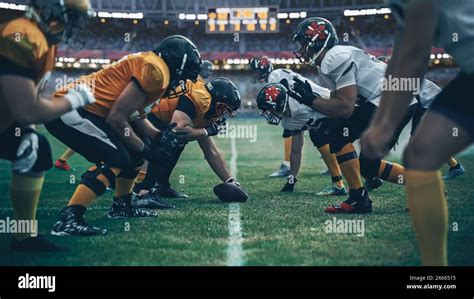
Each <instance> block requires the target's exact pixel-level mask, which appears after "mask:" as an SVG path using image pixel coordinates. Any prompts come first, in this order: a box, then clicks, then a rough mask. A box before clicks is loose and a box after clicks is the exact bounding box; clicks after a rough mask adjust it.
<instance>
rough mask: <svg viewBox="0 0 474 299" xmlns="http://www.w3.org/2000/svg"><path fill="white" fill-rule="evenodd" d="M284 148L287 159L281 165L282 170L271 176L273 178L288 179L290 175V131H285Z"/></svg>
mask: <svg viewBox="0 0 474 299" xmlns="http://www.w3.org/2000/svg"><path fill="white" fill-rule="evenodd" d="M282 137H283V138H284V139H283V147H284V151H285V157H284V160H283V162H282V163H281V165H280V168H279V169H278V170H277V171H275V172H273V173H272V174H270V175H269V177H271V178H276V177H287V176H288V175H290V154H291V142H292V141H291V132H290V131H289V130H283V135H282Z"/></svg>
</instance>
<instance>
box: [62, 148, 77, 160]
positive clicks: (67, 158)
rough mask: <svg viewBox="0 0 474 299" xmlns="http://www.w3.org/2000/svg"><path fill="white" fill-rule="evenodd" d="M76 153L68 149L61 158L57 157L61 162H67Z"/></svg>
mask: <svg viewBox="0 0 474 299" xmlns="http://www.w3.org/2000/svg"><path fill="white" fill-rule="evenodd" d="M75 153H76V152H75V151H73V150H72V149H70V148H68V149H67V150H66V151H65V152H64V153H63V154H62V156H61V157H59V160H62V161H68V160H69V159H70V158H71V157H72V156H73V155H74V154H75Z"/></svg>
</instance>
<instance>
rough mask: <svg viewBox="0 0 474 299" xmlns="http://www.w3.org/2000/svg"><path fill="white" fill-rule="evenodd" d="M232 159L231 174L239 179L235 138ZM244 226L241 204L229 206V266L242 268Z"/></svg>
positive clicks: (232, 143) (232, 140)
mask: <svg viewBox="0 0 474 299" xmlns="http://www.w3.org/2000/svg"><path fill="white" fill-rule="evenodd" d="M230 142H231V158H230V172H231V173H232V175H233V176H234V177H235V178H237V146H236V144H235V138H231V139H230ZM243 241H244V238H243V237H242V225H241V224H240V203H231V204H229V241H228V247H227V266H242V265H243V264H244V252H243V249H242V243H243Z"/></svg>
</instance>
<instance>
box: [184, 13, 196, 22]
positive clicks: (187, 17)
mask: <svg viewBox="0 0 474 299" xmlns="http://www.w3.org/2000/svg"><path fill="white" fill-rule="evenodd" d="M186 20H188V21H194V20H196V15H195V14H193V13H188V14H186Z"/></svg>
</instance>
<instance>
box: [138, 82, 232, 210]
mask: <svg viewBox="0 0 474 299" xmlns="http://www.w3.org/2000/svg"><path fill="white" fill-rule="evenodd" d="M187 85H188V90H189V92H188V93H187V94H185V95H181V96H180V97H174V98H169V99H166V100H162V101H161V102H160V103H159V104H157V105H155V106H154V107H153V109H152V112H151V113H150V114H149V115H148V119H149V120H150V122H151V123H153V124H154V125H155V127H157V128H162V127H166V126H168V125H169V124H170V123H176V124H177V126H176V129H177V130H185V131H186V132H187V134H186V135H187V140H189V141H192V140H197V142H198V143H199V146H200V147H201V149H202V151H203V153H204V157H205V158H206V160H207V161H208V163H209V166H210V167H211V168H212V170H213V171H214V172H215V173H216V175H217V176H218V177H219V178H220V179H221V180H222V181H223V182H235V179H234V178H233V177H232V174H231V173H230V172H229V170H228V168H227V166H226V163H225V160H224V157H223V155H222V153H221V152H220V150H219V148H218V147H217V145H216V144H215V142H214V140H213V139H212V138H211V137H212V136H216V135H218V134H219V133H220V131H221V130H223V129H225V117H226V116H228V115H230V116H233V115H235V113H236V111H237V110H238V109H239V107H240V102H241V99H240V94H239V91H238V90H237V88H236V86H235V85H234V84H233V83H232V82H231V81H230V80H228V79H227V78H215V79H213V80H211V81H209V82H208V83H206V84H204V83H202V82H200V81H198V82H196V83H193V82H191V81H188V82H187ZM183 149H184V146H183V147H180V148H176V149H175V151H174V152H173V155H172V156H171V159H169V160H167V161H159V163H157V162H150V163H148V169H147V172H146V176H145V178H144V180H143V181H142V182H141V183H139V184H137V185H136V186H135V188H134V191H135V192H136V193H138V194H139V197H138V198H137V201H136V203H137V206H146V207H154V208H167V207H169V206H167V204H166V203H164V202H161V201H160V197H181V198H183V197H184V198H187V197H188V196H187V195H185V194H183V193H181V192H178V191H176V190H175V189H174V188H173V187H172V186H171V185H170V182H169V179H170V176H171V172H172V171H173V168H174V167H175V166H176V163H177V162H178V159H179V157H180V155H181V153H182V151H183ZM235 183H237V182H235ZM155 184H156V185H155ZM152 188H153V189H152ZM150 190H151V192H146V191H150ZM144 194H146V195H144ZM142 195H143V196H142Z"/></svg>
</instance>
